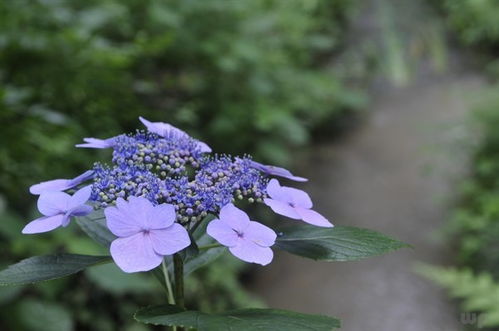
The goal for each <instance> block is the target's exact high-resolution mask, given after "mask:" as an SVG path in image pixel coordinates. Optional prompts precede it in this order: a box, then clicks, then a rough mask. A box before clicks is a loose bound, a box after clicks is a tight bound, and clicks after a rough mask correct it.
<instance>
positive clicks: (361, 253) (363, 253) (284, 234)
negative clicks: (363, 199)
mask: <svg viewBox="0 0 499 331" xmlns="http://www.w3.org/2000/svg"><path fill="white" fill-rule="evenodd" d="M276 247H278V248H280V249H282V250H285V251H287V252H289V253H292V254H295V255H300V256H303V257H308V258H311V259H314V260H323V261H355V260H360V259H363V258H367V257H370V256H375V255H381V254H384V253H387V252H390V251H393V250H396V249H399V248H402V247H409V245H407V244H405V243H403V242H400V241H398V240H395V239H391V238H389V237H387V236H385V235H382V234H380V233H377V232H374V231H371V230H366V229H360V228H355V227H344V226H337V227H334V228H322V227H317V226H311V225H296V226H293V227H290V228H287V229H283V230H282V231H281V233H280V235H279V237H278V238H277V241H276Z"/></svg>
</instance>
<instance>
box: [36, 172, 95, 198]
mask: <svg viewBox="0 0 499 331" xmlns="http://www.w3.org/2000/svg"><path fill="white" fill-rule="evenodd" d="M93 176H94V172H93V171H92V170H88V171H85V172H84V173H83V174H81V175H79V176H78V177H75V178H73V179H54V180H49V181H46V182H41V183H39V184H35V185H32V186H31V187H30V188H29V192H30V193H31V194H35V195H38V194H41V193H43V192H48V191H64V190H68V189H70V188H73V187H76V186H78V185H80V184H81V183H83V182H84V181H87V180H89V179H91V178H92V177H93Z"/></svg>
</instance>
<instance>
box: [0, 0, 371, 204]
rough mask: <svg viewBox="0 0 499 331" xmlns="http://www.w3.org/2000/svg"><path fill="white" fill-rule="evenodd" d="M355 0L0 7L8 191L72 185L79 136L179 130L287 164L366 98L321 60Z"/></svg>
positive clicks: (63, 1)
mask: <svg viewBox="0 0 499 331" xmlns="http://www.w3.org/2000/svg"><path fill="white" fill-rule="evenodd" d="M350 7H351V4H350V2H349V1H347V0H335V1H327V0H254V1H230V0H207V1H198V0H170V1H159V0H145V1H144V0H120V1H118V0H99V1H97V0H90V1H81V0H80V1H69V0H37V1H35V0H16V1H2V2H1V3H0V121H1V123H2V124H3V129H2V131H1V132H0V141H2V142H3V143H2V147H1V149H0V190H1V191H3V192H4V194H6V195H7V197H8V198H9V200H10V202H14V203H20V202H21V201H24V200H25V198H24V196H25V193H26V187H27V186H28V185H29V184H30V183H33V182H37V181H40V180H46V179H49V178H57V177H59V178H60V177H62V178H64V177H71V176H74V175H76V174H78V173H79V171H82V170H84V169H87V168H88V167H90V166H91V161H90V160H91V158H90V155H95V153H94V152H88V151H87V152H85V151H75V150H74V149H73V148H74V146H73V145H74V144H75V143H78V142H80V141H81V139H82V137H86V136H96V137H101V138H106V137H109V136H112V135H116V134H118V133H121V132H123V131H125V132H126V131H131V130H135V128H137V127H140V125H139V124H140V123H139V122H138V121H137V117H138V116H139V115H142V116H144V117H146V118H149V119H151V120H161V121H165V122H170V123H173V124H174V125H177V126H180V127H181V128H182V129H184V130H186V131H188V132H189V133H191V134H192V135H194V136H195V137H198V138H203V139H205V140H206V141H207V142H209V144H210V145H211V146H213V147H215V149H216V150H217V151H219V152H233V153H235V154H241V153H244V152H247V153H254V154H255V155H256V156H258V157H260V158H262V159H263V160H266V161H273V162H277V163H285V162H286V161H287V160H288V158H289V154H288V152H289V150H290V148H291V147H296V146H300V145H303V144H305V143H306V142H307V140H308V138H309V132H310V130H311V129H312V128H313V127H314V125H316V124H318V123H323V122H324V121H329V120H334V119H335V118H336V117H339V116H341V115H343V114H344V112H345V111H347V110H348V109H351V108H352V107H354V106H357V105H358V104H359V102H361V101H362V98H360V97H359V95H358V94H357V93H356V92H353V91H351V90H349V89H347V88H345V86H344V84H343V83H342V81H341V80H340V79H339V78H337V77H336V76H335V74H334V72H332V71H331V70H330V69H328V67H327V66H324V65H323V64H322V63H321V61H319V58H320V57H321V56H322V55H324V54H332V53H334V52H335V51H337V50H338V49H339V44H340V42H341V32H342V27H343V23H344V21H345V18H346V15H347V13H348V12H349V9H350Z"/></svg>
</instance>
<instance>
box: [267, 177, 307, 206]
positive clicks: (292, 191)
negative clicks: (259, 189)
mask: <svg viewBox="0 0 499 331" xmlns="http://www.w3.org/2000/svg"><path fill="white" fill-rule="evenodd" d="M267 193H268V195H269V196H270V197H271V198H272V199H274V200H278V201H282V202H287V203H289V204H291V205H293V206H294V207H302V208H306V209H310V208H312V206H313V205H312V200H311V199H310V196H309V195H308V194H307V192H305V191H302V190H298V189H296V188H293V187H288V186H281V185H280V184H279V181H277V179H271V180H270V182H269V183H268V184H267Z"/></svg>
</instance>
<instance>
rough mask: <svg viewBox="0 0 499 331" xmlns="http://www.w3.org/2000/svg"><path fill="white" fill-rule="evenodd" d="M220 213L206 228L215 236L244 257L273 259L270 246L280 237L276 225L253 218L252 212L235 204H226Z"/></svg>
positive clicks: (260, 260)
mask: <svg viewBox="0 0 499 331" xmlns="http://www.w3.org/2000/svg"><path fill="white" fill-rule="evenodd" d="M219 217H220V218H218V219H214V220H213V221H211V222H210V224H208V227H207V229H206V232H207V233H208V234H209V235H210V236H211V237H213V238H214V239H216V240H217V241H218V242H219V243H221V244H222V245H224V246H227V247H228V248H229V251H230V252H231V253H232V254H233V255H234V256H236V257H237V258H239V259H241V260H243V261H246V262H252V263H258V264H261V265H267V264H269V263H270V262H271V261H272V258H273V256H274V254H273V252H272V249H270V246H272V245H273V244H274V243H275V240H276V237H277V236H276V234H275V232H274V231H273V230H272V229H270V228H269V227H267V226H265V225H263V224H260V223H258V222H253V221H250V219H249V217H248V215H246V213H245V212H243V211H242V210H240V209H238V208H236V207H235V206H234V205H233V204H227V205H225V206H224V207H223V208H222V209H221V210H220V216H219Z"/></svg>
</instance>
